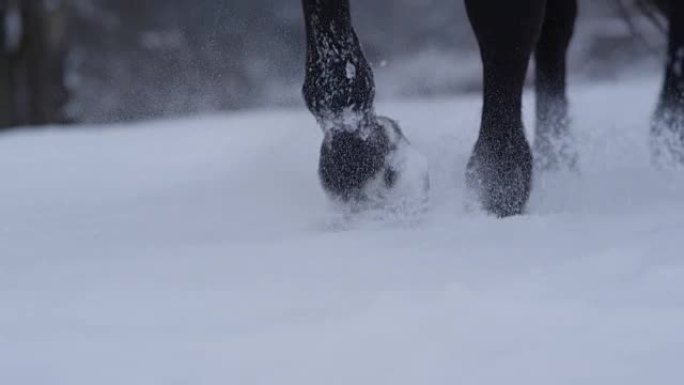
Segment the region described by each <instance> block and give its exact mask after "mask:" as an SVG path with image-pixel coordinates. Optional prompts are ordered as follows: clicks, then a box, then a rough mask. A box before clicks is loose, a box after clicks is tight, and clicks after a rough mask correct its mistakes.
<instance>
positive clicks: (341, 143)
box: [302, 0, 428, 202]
mask: <svg viewBox="0 0 684 385" xmlns="http://www.w3.org/2000/svg"><path fill="white" fill-rule="evenodd" d="M302 5H303V9H304V16H305V22H306V39H307V57H306V75H305V80H304V86H303V94H304V100H305V101H306V104H307V107H308V108H309V110H310V111H311V113H312V114H313V115H314V117H315V118H316V120H317V121H318V123H319V125H320V126H321V128H322V129H323V133H324V140H323V144H322V146H321V154H320V162H319V176H320V179H321V183H322V185H323V187H324V189H325V190H326V191H327V192H328V193H329V194H330V195H331V196H332V197H333V198H336V199H338V200H341V201H346V202H349V201H354V202H360V201H367V200H378V199H380V200H384V199H385V198H387V197H388V196H389V195H391V193H393V192H395V191H396V190H398V189H399V188H402V189H403V191H402V192H401V193H404V194H412V196H411V198H415V199H419V200H423V199H425V196H426V193H427V191H426V190H427V184H428V182H427V162H426V161H425V159H423V158H422V156H421V155H420V154H418V153H417V152H415V151H413V150H411V149H410V147H409V145H408V141H407V140H406V139H405V138H404V136H403V134H402V132H401V130H400V128H399V125H398V124H397V123H396V122H394V121H392V120H390V119H388V118H384V117H379V116H377V115H376V114H375V111H374V104H373V99H374V96H375V84H374V81H373V72H372V70H371V67H370V65H369V64H368V61H367V60H366V58H365V57H364V54H363V52H362V50H361V46H360V44H359V40H358V37H357V35H356V33H355V31H354V28H353V26H352V20H351V14H350V10H349V1H348V0H302ZM402 198H404V197H402Z"/></svg>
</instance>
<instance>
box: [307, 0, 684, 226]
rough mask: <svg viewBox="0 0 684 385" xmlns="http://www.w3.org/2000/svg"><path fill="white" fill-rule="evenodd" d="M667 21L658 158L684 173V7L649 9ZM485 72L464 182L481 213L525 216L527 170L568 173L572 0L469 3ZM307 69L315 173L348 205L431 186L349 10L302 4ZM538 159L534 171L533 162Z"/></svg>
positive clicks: (327, 1)
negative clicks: (529, 124)
mask: <svg viewBox="0 0 684 385" xmlns="http://www.w3.org/2000/svg"><path fill="white" fill-rule="evenodd" d="M649 1H652V2H653V3H654V4H656V3H657V4H656V6H658V7H659V9H661V10H662V11H663V12H664V13H665V14H666V15H667V16H668V19H669V36H668V37H669V45H668V47H669V48H668V60H667V66H666V71H665V81H664V86H663V90H662V93H661V95H660V99H659V101H658V104H657V108H656V111H655V114H654V116H653V123H652V127H651V133H652V141H653V150H654V155H655V157H656V158H657V159H668V160H670V161H675V162H678V163H680V164H684V1H682V0H649ZM465 4H466V10H467V13H468V18H469V20H470V23H471V25H472V27H473V30H474V32H475V35H476V37H477V40H478V43H479V47H480V53H481V57H482V63H483V68H484V73H483V81H484V94H483V108H482V122H481V126H480V132H479V137H478V139H477V142H476V143H475V148H474V150H473V154H472V156H471V158H470V161H469V162H468V166H467V171H466V181H467V184H468V187H469V189H470V190H471V191H473V192H474V193H475V195H476V196H477V198H478V200H479V202H480V203H481V204H482V207H483V208H484V209H485V210H487V211H488V212H490V213H492V214H494V215H496V216H499V217H506V216H511V215H517V214H521V213H522V212H523V211H524V209H525V205H526V203H527V201H528V197H529V195H530V188H531V183H532V174H533V170H535V169H537V170H549V169H562V168H565V169H568V168H570V169H571V168H573V167H574V166H575V162H576V153H575V149H574V147H573V141H572V136H571V132H570V129H569V124H568V101H567V92H566V53H567V48H568V46H569V43H570V40H571V38H572V34H573V28H574V24H575V19H576V16H577V0H465ZM303 8H304V15H305V20H306V36H307V60H306V78H305V82H304V88H303V91H304V98H305V101H306V103H307V106H308V108H309V110H310V111H311V112H312V113H313V115H314V116H315V117H316V119H317V121H318V123H319V124H320V125H321V127H322V129H323V131H324V135H325V139H324V142H323V145H322V148H321V157H320V165H319V174H320V177H321V181H322V184H323V187H324V188H325V189H326V191H328V193H330V194H331V195H332V196H333V197H335V198H338V199H341V200H343V201H362V200H365V199H368V198H371V196H378V195H379V196H380V197H383V196H384V193H386V192H391V191H392V190H393V189H395V188H396V185H397V184H398V183H402V181H403V183H405V184H406V183H422V187H423V188H425V186H427V183H426V180H427V171H426V170H424V171H421V173H422V174H423V175H422V178H423V179H422V181H421V180H420V177H419V178H418V179H416V175H415V172H414V173H413V174H414V175H411V176H410V177H405V175H404V174H406V173H407V171H406V168H407V167H408V165H407V161H406V160H405V159H404V158H405V156H403V155H402V153H403V152H404V151H405V149H406V148H408V141H407V140H406V139H405V138H404V136H403V135H402V133H401V130H400V129H399V126H398V125H397V124H396V123H395V122H394V121H392V120H390V119H387V118H384V117H379V116H377V115H376V114H375V111H374V107H373V98H374V83H373V73H372V71H371V68H370V66H369V64H368V62H367V61H366V59H365V58H364V55H363V52H362V50H361V47H360V45H359V41H358V38H357V36H356V33H355V32H354V29H353V27H352V22H351V16H350V12H349V2H348V0H303ZM533 53H534V58H535V64H536V65H535V71H536V85H535V88H536V104H537V108H536V114H537V115H536V126H535V142H534V146H533V147H534V148H531V147H530V145H529V144H528V141H527V139H526V138H525V132H524V128H523V122H522V114H521V108H522V90H523V84H524V81H525V75H526V72H527V67H528V64H529V61H530V57H531V55H532V54H533ZM533 153H534V161H533V155H532V154H533Z"/></svg>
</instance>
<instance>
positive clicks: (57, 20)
mask: <svg viewBox="0 0 684 385" xmlns="http://www.w3.org/2000/svg"><path fill="white" fill-rule="evenodd" d="M633 1H634V0H580V18H579V21H578V27H577V34H576V37H575V40H574V43H573V46H572V53H571V57H570V69H571V76H572V79H571V81H587V80H592V81H593V80H597V79H603V80H615V79H620V78H621V77H625V76H639V75H640V74H643V73H645V72H649V73H651V72H653V73H659V71H660V68H661V67H662V60H663V59H662V57H663V56H664V52H663V47H664V44H665V36H664V35H663V34H662V33H661V32H660V31H659V30H658V28H657V26H656V25H655V24H653V23H652V22H650V21H649V20H648V18H647V17H645V16H644V15H643V14H641V13H639V12H638V10H637V7H636V6H635V5H634V4H632V3H633ZM351 5H352V10H353V13H354V22H355V25H356V28H357V31H358V33H359V36H360V38H361V40H362V43H363V45H364V49H365V51H366V54H367V56H368V58H369V60H370V61H371V62H372V64H373V66H374V69H375V72H376V81H377V83H378V84H377V85H378V97H379V98H380V99H389V98H414V97H441V96H446V95H453V94H457V93H464V92H475V91H477V90H478V89H479V87H480V63H479V58H478V53H477V47H476V45H475V41H474V38H473V36H472V33H471V31H470V27H469V25H468V22H467V20H466V17H465V10H464V8H463V2H462V1H461V0H368V1H363V0H351ZM0 11H1V12H2V15H1V16H2V17H0V128H7V127H16V126H27V125H42V124H51V123H79V122H87V123H109V122H119V121H129V120H137V119H151V118H159V117H169V116H179V115H187V114H197V113H205V112H215V111H230V110H240V109H254V108H271V107H276V106H278V107H280V106H299V107H302V106H303V103H302V102H301V97H300V86H301V83H302V78H303V62H304V36H303V33H304V32H303V24H302V15H301V6H300V2H299V0H0Z"/></svg>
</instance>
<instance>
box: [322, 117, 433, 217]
mask: <svg viewBox="0 0 684 385" xmlns="http://www.w3.org/2000/svg"><path fill="white" fill-rule="evenodd" d="M372 124H373V127H372V128H371V129H370V130H365V132H366V133H365V134H363V133H362V131H358V130H357V131H349V130H334V129H333V130H330V131H328V132H327V133H326V137H325V139H324V142H323V145H322V147H321V158H320V164H319V175H320V178H321V183H322V185H323V188H324V189H325V190H326V192H327V193H328V194H329V195H330V196H331V197H332V198H333V199H335V200H338V201H342V202H345V203H350V204H353V205H355V206H358V207H368V206H371V207H372V206H386V205H395V204H399V205H401V206H404V205H407V204H409V205H419V206H424V205H425V204H426V203H427V199H428V191H429V177H428V165H427V160H426V159H425V157H423V156H422V155H421V154H420V153H418V152H417V151H416V150H415V149H413V148H412V147H411V145H410V144H409V142H408V140H407V139H406V138H405V137H404V135H403V134H402V132H401V129H400V128H399V126H398V124H397V123H396V122H394V121H392V120H390V119H388V118H384V117H376V118H375V120H374V122H373V123H372Z"/></svg>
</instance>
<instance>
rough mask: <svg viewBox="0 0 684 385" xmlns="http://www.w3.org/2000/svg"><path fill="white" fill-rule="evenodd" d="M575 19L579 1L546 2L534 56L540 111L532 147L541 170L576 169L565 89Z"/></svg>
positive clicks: (575, 153)
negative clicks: (567, 57) (568, 53)
mask: <svg viewBox="0 0 684 385" xmlns="http://www.w3.org/2000/svg"><path fill="white" fill-rule="evenodd" d="M576 18H577V0H547V3H546V12H545V16H544V24H543V26H542V30H541V35H540V36H539V41H538V42H537V46H536V49H535V53H534V57H535V77H536V79H535V91H536V92H535V94H536V102H537V103H536V105H537V108H536V125H535V135H534V146H533V147H534V159H535V164H536V166H537V169H538V170H559V169H574V168H575V167H576V163H577V150H576V148H575V143H574V139H573V137H572V134H571V132H570V127H569V126H570V120H569V118H568V98H567V85H566V77H567V71H566V56H567V50H568V46H569V45H570V40H571V38H572V34H573V30H574V25H575V19H576Z"/></svg>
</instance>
